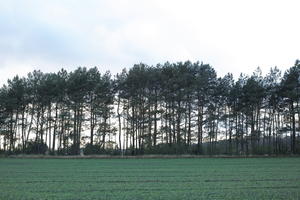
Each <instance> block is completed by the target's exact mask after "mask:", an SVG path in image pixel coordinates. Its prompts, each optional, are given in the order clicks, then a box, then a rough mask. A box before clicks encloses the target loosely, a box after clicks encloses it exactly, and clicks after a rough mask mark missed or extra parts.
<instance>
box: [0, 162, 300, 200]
mask: <svg viewBox="0 0 300 200" xmlns="http://www.w3.org/2000/svg"><path fill="white" fill-rule="evenodd" d="M0 199H1V200H2V199H3V200H9V199H12V200H19V199H34V200H36V199H70V200H71V199H72V200H76V199H112V200H113V199H120V200H121V199H122V200H123V199H128V200H134V199H136V200H142V199H154V200H157V199H172V200H174V199H181V200H182V199H243V200H244V199H259V200H260V199H285V200H287V199H300V158H245V159H243V158H202V159H187V158H186V159H0Z"/></svg>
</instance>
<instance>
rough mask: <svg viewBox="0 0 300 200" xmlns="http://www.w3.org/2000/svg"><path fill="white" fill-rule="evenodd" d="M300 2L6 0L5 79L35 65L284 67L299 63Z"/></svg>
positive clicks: (0, 24) (1, 12)
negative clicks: (200, 63) (185, 63)
mask: <svg viewBox="0 0 300 200" xmlns="http://www.w3.org/2000/svg"><path fill="white" fill-rule="evenodd" d="M299 6H300V3H298V1H292V0H286V1H276V0H273V1H268V0H265V1H258V0H252V1H250V0H249V1H238V0H228V1H221V0H211V1H208V0H207V1H199V0H185V1H182V0H164V1H158V0H153V1H147V0H144V1H141V0H140V1H138V0H112V1H106V0H103V1H96V0H90V1H85V2H84V3H83V2H82V1H79V0H64V1H61V0H60V1H58V0H53V1H33V0H29V1H26V2H25V1H24V2H20V1H17V0H12V1H6V2H1V4H0V29H1V30H0V74H1V80H0V81H2V82H3V80H6V79H7V78H11V76H12V74H15V73H24V72H25V71H26V72H27V71H30V70H32V69H33V68H40V69H41V70H43V71H57V70H58V69H59V68H61V67H65V68H67V69H72V68H76V67H77V66H88V67H92V66H99V67H102V69H103V70H102V71H104V70H108V69H110V70H111V71H112V72H113V73H116V72H120V71H121V69H122V68H123V67H131V66H132V65H133V64H134V63H139V62H145V63H147V64H153V65H155V64H157V63H158V62H160V63H163V62H166V61H171V62H175V61H184V60H186V59H189V60H192V61H196V60H200V61H204V62H205V63H210V64H212V65H213V66H214V67H215V69H216V70H217V72H219V74H221V75H224V74H225V73H227V72H232V73H234V75H235V76H238V75H239V74H240V73H241V72H244V73H247V74H251V73H252V71H253V70H254V69H255V68H256V67H257V66H260V67H261V68H262V69H263V71H264V72H267V71H268V69H269V68H270V67H273V66H275V65H277V66H278V67H279V68H281V69H286V68H287V67H290V66H292V65H293V64H294V62H295V60H296V59H299V58H300V57H299V52H300V51H299V46H300V39H299V35H300V27H299V25H298V23H299V17H298V8H299Z"/></svg>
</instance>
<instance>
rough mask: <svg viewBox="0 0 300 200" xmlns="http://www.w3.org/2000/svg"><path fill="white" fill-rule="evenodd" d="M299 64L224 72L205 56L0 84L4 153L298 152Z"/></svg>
mask: <svg viewBox="0 0 300 200" xmlns="http://www.w3.org/2000/svg"><path fill="white" fill-rule="evenodd" d="M299 77H300V62H299V61H296V63H295V65H294V66H292V67H291V68H290V69H288V70H286V71H285V72H284V74H283V75H281V72H280V70H279V69H278V68H276V67H275V68H271V69H270V72H269V73H268V74H267V75H266V76H264V77H263V76H262V74H261V71H260V69H259V68H258V69H257V70H256V71H255V72H254V73H253V74H252V75H251V76H246V75H243V74H241V76H240V77H239V78H238V80H236V81H235V80H234V79H233V76H232V74H230V73H229V74H227V75H225V76H224V77H218V76H217V74H216V71H215V70H214V69H213V68H212V67H211V66H210V65H208V64H203V63H199V62H196V63H191V62H189V61H187V62H184V63H182V62H179V63H168V62H167V63H165V64H163V65H161V64H158V65H157V66H148V65H145V64H142V63H141V64H137V65H134V66H133V67H132V68H130V69H129V70H128V71H127V70H126V69H124V70H123V71H122V72H121V73H120V74H117V75H116V76H114V77H112V76H111V74H110V73H109V72H106V73H104V74H101V73H100V72H99V70H98V69H97V68H96V67H95V68H91V69H86V68H81V67H79V68H77V69H76V70H74V71H72V72H67V71H66V70H64V69H62V70H60V71H59V72H57V73H43V72H41V71H33V72H31V73H29V74H28V75H27V77H22V78H21V77H19V76H15V77H14V78H13V79H11V80H8V82H7V84H5V85H3V87H2V88H1V89H0V151H1V152H2V153H51V154H79V153H81V150H83V151H84V153H85V154H127V155H136V154H185V153H188V154H296V153H300V134H299V131H300V129H299V125H300V124H299V122H300V107H299V100H300V78H299Z"/></svg>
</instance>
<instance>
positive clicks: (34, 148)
mask: <svg viewBox="0 0 300 200" xmlns="http://www.w3.org/2000/svg"><path fill="white" fill-rule="evenodd" d="M47 150H48V146H47V145H46V144H45V143H42V142H39V141H29V142H28V143H27V146H26V148H25V149H24V153H26V154H45V153H46V151H47Z"/></svg>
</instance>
